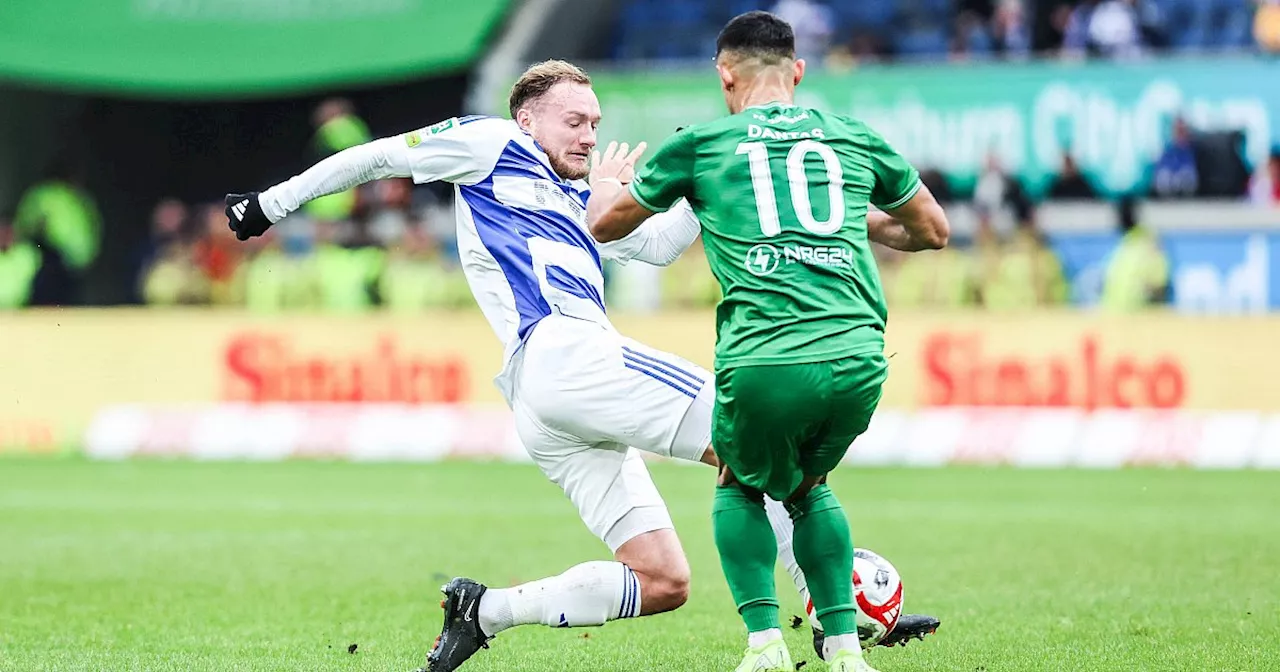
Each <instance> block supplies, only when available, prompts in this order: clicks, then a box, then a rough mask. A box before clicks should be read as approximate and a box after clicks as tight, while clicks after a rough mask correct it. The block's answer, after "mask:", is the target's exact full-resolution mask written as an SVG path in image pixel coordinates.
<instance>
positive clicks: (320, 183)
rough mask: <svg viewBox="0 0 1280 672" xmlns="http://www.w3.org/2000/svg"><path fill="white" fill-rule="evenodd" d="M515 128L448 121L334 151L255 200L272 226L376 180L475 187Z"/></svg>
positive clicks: (497, 122) (488, 121)
mask: <svg viewBox="0 0 1280 672" xmlns="http://www.w3.org/2000/svg"><path fill="white" fill-rule="evenodd" d="M514 129H515V125H514V124H513V123H511V122H509V121H506V120H503V119H497V118H487V117H463V118H458V117H455V118H453V119H447V120H445V121H442V122H440V123H438V124H434V125H431V126H427V127H426V128H423V129H420V130H417V131H412V132H410V133H405V134H404V135H400V136H395V137H391V138H382V139H379V140H374V141H373V142H369V143H365V144H363V145H358V146H356V147H351V148H349V149H345V150H343V151H341V152H338V153H337V154H334V155H333V156H330V157H328V158H326V159H324V160H323V161H321V162H319V163H317V164H316V165H314V166H312V167H311V168H308V169H307V170H306V171H304V172H303V173H302V174H300V175H298V176H296V177H293V178H291V179H289V180H288V181H286V182H282V183H280V184H278V185H276V186H274V187H271V188H270V189H268V190H266V191H264V192H262V194H261V196H259V198H258V201H259V203H260V204H261V205H262V212H263V213H264V214H265V215H266V216H267V219H269V220H271V222H272V223H275V222H278V221H280V220H282V219H284V218H285V217H286V216H287V215H288V214H289V213H291V212H294V211H296V210H297V209H298V208H300V207H302V204H303V203H306V202H308V201H312V200H315V199H317V198H320V197H321V196H328V195H329V194H336V193H338V192H340V191H346V190H348V189H351V188H352V187H356V186H359V185H361V184H364V183H366V182H372V181H374V180H385V179H388V178H392V177H412V178H413V180H414V182H417V183H419V184H422V183H424V182H435V181H438V180H443V181H446V182H454V183H457V184H475V183H476V182H479V181H481V180H483V179H484V178H485V177H487V176H488V175H489V173H490V172H492V170H493V166H494V164H496V163H497V161H498V156H499V155H500V154H501V153H502V149H503V147H505V146H506V145H507V142H508V141H509V140H510V138H511V134H512V133H513V132H515V130H514Z"/></svg>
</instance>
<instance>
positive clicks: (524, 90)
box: [509, 60, 591, 119]
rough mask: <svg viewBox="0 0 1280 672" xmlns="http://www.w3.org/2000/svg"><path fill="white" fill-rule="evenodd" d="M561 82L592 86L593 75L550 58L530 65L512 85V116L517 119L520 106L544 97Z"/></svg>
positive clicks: (570, 64) (567, 63)
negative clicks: (590, 75)
mask: <svg viewBox="0 0 1280 672" xmlns="http://www.w3.org/2000/svg"><path fill="white" fill-rule="evenodd" d="M560 82H572V83H574V84H585V85H587V86H591V77H589V76H588V75H587V73H586V71H584V70H583V69H582V68H579V67H578V66H576V65H574V64H572V63H570V62H568V61H557V60H549V61H543V62H541V63H537V64H534V65H531V66H529V69H528V70H525V71H524V74H523V75H520V79H517V80H516V83H515V84H514V85H513V86H512V87H511V97H510V98H509V103H510V106H511V118H512V119H515V118H516V112H519V111H520V108H522V107H524V106H525V104H527V103H528V102H529V101H531V100H535V99H537V98H540V97H542V95H543V94H545V93H546V92H547V91H550V90H551V87H553V86H555V85H556V84H559V83H560Z"/></svg>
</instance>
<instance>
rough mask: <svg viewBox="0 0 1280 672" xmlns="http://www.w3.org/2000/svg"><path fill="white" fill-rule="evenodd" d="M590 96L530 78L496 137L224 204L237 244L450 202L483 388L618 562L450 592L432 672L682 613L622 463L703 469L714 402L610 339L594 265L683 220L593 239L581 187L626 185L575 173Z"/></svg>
mask: <svg viewBox="0 0 1280 672" xmlns="http://www.w3.org/2000/svg"><path fill="white" fill-rule="evenodd" d="M590 83H591V82H590V79H589V78H588V77H587V75H586V73H584V72H583V71H582V70H580V69H579V68H577V67H576V66H573V65H571V64H569V63H565V62H560V61H549V62H546V63H542V64H539V65H535V66H533V67H531V68H530V69H529V70H528V71H527V72H526V73H525V74H524V75H523V76H522V77H521V78H520V80H519V81H518V82H517V83H516V84H515V86H514V87H513V89H512V91H511V98H510V108H511V116H512V118H511V119H499V118H488V117H463V118H455V119H450V120H447V121H444V122H441V123H439V124H435V125H433V126H428V127H426V128H424V129H421V130H419V131H414V132H412V133H407V134H405V135H403V136H399V137H391V138H384V139H381V140H375V141H373V142H370V143H368V144H365V145H361V146H358V147H353V148H351V149H348V150H346V151H344V152H341V153H339V154H336V155H334V156H332V157H329V158H327V159H325V160H323V161H321V162H320V163H318V164H317V165H315V166H314V167H312V168H310V169H308V170H307V171H305V172H303V173H302V174H301V175H298V176H297V177H294V178H292V179H290V180H288V181H286V182H284V183H282V184H279V185H277V186H275V187H272V188H270V189H268V190H266V191H264V192H262V193H260V194H258V193H248V194H232V195H229V196H228V197H227V214H228V218H229V221H230V225H231V228H232V229H233V230H234V231H235V232H236V234H237V237H238V238H240V239H242V240H243V239H247V238H248V237H250V236H254V235H261V234H262V233H263V232H265V230H266V229H267V228H268V227H269V226H270V225H271V224H273V223H275V222H278V221H280V220H281V219H283V218H284V217H285V216H286V215H288V214H289V213H291V212H294V211H296V210H297V209H298V208H299V207H301V206H302V204H303V203H305V202H307V201H309V200H312V199H315V198H318V197H320V196H323V195H326V194H330V193H335V192H338V191H343V190H346V189H349V188H351V187H353V186H355V185H357V184H361V183H364V182H367V181H370V180H375V179H384V178H390V177H407V176H412V177H413V179H414V181H415V182H418V183H424V182H432V181H437V180H444V181H448V182H451V183H453V184H454V185H456V186H455V200H456V211H457V230H458V249H459V253H460V255H461V259H462V265H463V269H464V272H465V273H466V276H467V280H468V282H469V283H470V285H471V289H472V292H473V293H474V295H475V297H476V301H477V302H478V303H479V304H480V308H481V310H482V311H483V312H484V315H485V317H486V318H487V320H488V321H489V323H490V325H491V326H492V327H493V330H494V331H495V332H496V333H497V335H498V337H499V338H500V339H501V340H502V342H503V343H504V345H505V353H504V356H503V368H502V371H501V373H500V374H499V375H498V377H497V379H496V381H495V382H496V383H497V386H498V387H499V389H500V390H501V392H502V394H503V396H504V397H505V398H506V399H507V401H508V403H509V404H510V405H511V408H512V410H513V411H514V415H515V424H516V429H517V432H518V434H519V436H520V440H521V441H522V443H523V444H524V446H525V448H526V449H527V450H528V452H529V454H530V455H531V456H532V457H533V460H534V461H535V462H536V463H537V464H538V466H539V467H541V469H542V470H543V472H544V473H545V474H546V475H547V477H548V478H550V479H551V480H553V481H555V482H556V483H557V484H559V485H560V486H561V487H562V488H563V489H564V491H565V493H566V494H567V495H568V496H569V498H570V499H571V500H572V501H573V503H574V505H576V506H577V508H578V512H579V514H580V515H581V517H582V520H583V522H585V523H586V525H587V527H588V528H590V529H591V531H592V532H593V533H594V534H595V535H596V536H597V537H599V538H600V539H601V540H603V541H604V542H605V544H607V545H608V546H609V548H610V550H612V551H613V553H614V558H615V560H616V561H615V562H586V563H583V564H580V565H577V566H575V567H571V568H570V569H568V570H566V571H565V572H564V573H563V574H560V575H559V576H555V577H551V578H547V579H542V580H539V581H534V582H532V583H529V584H525V585H523V586H517V587H515V588H510V589H490V588H486V587H485V586H484V585H481V584H479V583H477V582H474V581H471V580H469V579H454V580H453V581H452V582H450V583H449V584H448V585H447V586H446V587H445V588H444V593H445V601H444V607H445V619H444V628H443V631H442V633H441V637H440V638H439V639H438V640H437V643H436V645H435V646H434V647H433V648H432V650H431V653H430V654H429V656H428V666H427V667H428V669H429V670H430V671H431V672H447V671H449V670H453V669H455V668H457V667H458V666H459V665H460V664H462V662H463V661H465V660H466V659H467V658H469V657H470V656H471V655H472V654H474V653H475V652H476V651H477V650H478V649H480V648H481V647H484V646H486V645H487V642H488V640H489V639H490V638H492V637H493V636H494V635H496V634H497V633H499V632H501V631H502V630H505V629H507V628H510V627H512V626H515V625H522V624H535V623H542V624H545V625H548V626H551V627H566V626H567V627H572V626H596V625H601V624H603V623H605V622H606V621H609V620H613V619H618V618H632V617H636V616H642V615H648V614H657V613H661V612H665V611H670V610H672V609H675V608H677V607H679V606H680V605H682V604H684V602H685V600H686V598H687V597H688V591H689V565H688V562H687V561H686V559H685V556H684V551H683V549H682V548H681V545H680V540H679V538H678V537H677V536H676V533H675V531H674V529H673V528H672V523H671V517H670V515H669V514H668V512H667V509H666V505H665V504H664V503H663V501H662V498H661V496H659V494H658V491H657V489H656V488H655V487H654V485H653V482H652V480H651V479H650V476H649V473H648V470H647V469H646V467H645V464H644V462H643V461H642V459H641V457H640V454H639V453H638V452H637V449H639V450H644V451H648V452H652V453H656V454H659V455H664V456H669V457H675V458H680V459H685V460H700V461H704V462H707V463H708V464H715V457H714V453H713V452H712V451H711V450H710V439H711V408H712V400H713V395H714V389H715V388H714V385H710V384H708V382H709V378H710V375H709V374H708V373H707V371H705V370H704V369H702V368H701V367H699V366H697V365H695V364H692V363H691V362H688V361H686V360H684V359H682V358H679V357H676V356H674V355H671V354H668V353H665V352H660V351H657V350H654V349H651V348H648V347H646V346H644V345H642V344H640V343H638V342H636V341H633V340H631V339H628V338H626V337H624V336H622V335H621V334H619V333H618V332H617V331H616V330H615V329H614V327H613V326H612V325H611V324H610V323H609V320H608V318H607V317H606V316H605V307H604V299H603V297H604V279H603V275H602V273H601V260H602V259H605V258H610V259H617V260H620V261H626V260H631V259H635V260H639V261H642V262H648V263H652V264H669V263H671V262H672V261H674V260H675V259H676V258H677V257H678V256H679V255H680V253H681V252H683V251H684V249H685V248H687V247H688V246H689V244H691V243H692V241H693V240H694V238H695V237H696V236H697V235H698V233H699V224H698V222H697V220H696V219H695V218H694V216H693V213H692V211H691V210H690V209H689V208H688V207H681V208H677V209H675V210H674V211H673V212H671V213H670V214H667V215H663V216H659V217H655V218H653V219H652V220H650V221H649V222H648V223H646V225H645V226H643V227H641V228H640V229H639V230H638V231H637V232H636V234H635V235H633V236H631V237H629V238H627V239H625V240H621V241H618V242H617V243H615V244H610V245H605V246H601V245H598V244H597V243H596V242H595V240H594V239H593V238H592V237H591V234H590V233H589V232H588V231H587V229H586V224H585V212H586V210H585V207H586V202H587V198H588V196H589V195H590V187H589V185H588V183H587V182H586V181H584V178H587V177H588V175H591V177H592V178H593V179H594V180H615V181H620V182H628V181H630V179H631V175H632V167H633V163H634V161H635V157H636V156H637V155H638V151H637V152H632V153H630V154H628V152H627V151H626V149H627V148H626V147H622V148H620V149H621V151H616V152H615V151H606V153H605V155H604V156H603V157H601V158H600V160H599V161H598V162H597V164H596V165H595V167H594V170H590V169H589V168H590V166H591V155H592V152H593V150H594V149H595V144H596V127H597V124H598V123H599V121H600V107H599V103H598V101H597V100H596V96H595V94H594V92H593V91H592V90H591V86H590ZM779 506H780V505H779ZM781 515H782V516H783V517H784V518H785V516H786V514H785V512H783V513H782V514H781Z"/></svg>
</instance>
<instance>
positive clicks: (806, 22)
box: [612, 0, 1280, 68]
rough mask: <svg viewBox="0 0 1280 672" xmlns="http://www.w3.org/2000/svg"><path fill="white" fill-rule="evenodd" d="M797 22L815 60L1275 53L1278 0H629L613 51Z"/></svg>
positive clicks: (671, 50)
mask: <svg viewBox="0 0 1280 672" xmlns="http://www.w3.org/2000/svg"><path fill="white" fill-rule="evenodd" d="M752 9H765V10H769V11H772V12H774V13H776V14H778V15H779V16H782V17H783V18H784V19H786V20H787V21H788V22H790V23H791V24H792V26H794V28H795V31H796V46H797V51H799V53H800V55H801V56H802V57H803V58H805V59H806V60H808V61H809V62H810V63H814V64H816V63H825V64H826V65H827V66H828V67H833V68H839V67H847V66H850V65H852V64H854V63H857V62H862V61H875V60H884V59H934V60H936V59H943V58H949V59H953V60H963V59H974V58H1014V59H1017V58H1025V57H1027V56H1029V55H1031V54H1032V53H1035V54H1041V55H1048V54H1055V53H1056V54H1061V55H1063V56H1065V57H1076V58H1078V57H1086V56H1089V57H1109V58H1126V57H1135V56H1141V55H1143V54H1145V53H1149V52H1166V53H1167V52H1177V51H1190V52H1206V51H1241V50H1261V51H1266V52H1280V0H627V1H626V3H625V5H624V9H623V11H622V12H621V13H620V15H619V18H618V23H617V37H616V40H615V41H614V42H613V45H614V46H613V54H612V55H613V57H614V58H618V59H627V60H632V59H687V58H703V57H707V56H709V55H710V51H711V50H713V49H714V47H713V45H714V42H715V34H716V31H717V30H718V29H719V27H720V26H722V25H723V24H724V22H725V21H726V20H727V19H728V18H729V17H731V16H733V15H735V14H737V13H739V12H743V11H748V10H752Z"/></svg>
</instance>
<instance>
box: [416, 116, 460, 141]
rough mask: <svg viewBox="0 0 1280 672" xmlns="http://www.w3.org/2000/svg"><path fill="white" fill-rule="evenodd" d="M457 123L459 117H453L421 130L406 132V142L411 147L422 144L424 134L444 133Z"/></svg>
mask: <svg viewBox="0 0 1280 672" xmlns="http://www.w3.org/2000/svg"><path fill="white" fill-rule="evenodd" d="M457 125H458V118H457V117H453V118H452V119H445V120H444V121H442V122H440V123H438V124H432V125H430V126H428V127H426V128H424V129H422V130H421V131H413V132H410V133H405V134H404V142H405V144H407V145H409V146H410V147H417V146H418V145H421V144H422V136H423V135H436V134H439V133H443V132H445V131H447V130H449V129H451V128H453V127H454V126H457Z"/></svg>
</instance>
